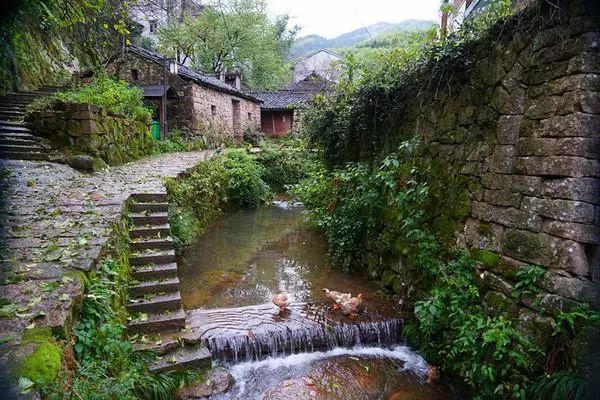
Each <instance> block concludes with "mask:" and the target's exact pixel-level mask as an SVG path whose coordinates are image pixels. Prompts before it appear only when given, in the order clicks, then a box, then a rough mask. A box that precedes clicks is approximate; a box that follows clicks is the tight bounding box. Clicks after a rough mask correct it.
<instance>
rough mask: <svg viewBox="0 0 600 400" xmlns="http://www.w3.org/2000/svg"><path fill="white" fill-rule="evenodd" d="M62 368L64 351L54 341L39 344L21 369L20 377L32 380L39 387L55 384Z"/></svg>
mask: <svg viewBox="0 0 600 400" xmlns="http://www.w3.org/2000/svg"><path fill="white" fill-rule="evenodd" d="M61 366H62V349H61V347H60V346H59V345H58V344H56V342H54V341H53V340H52V339H50V340H49V341H47V342H43V343H41V344H39V346H38V347H37V349H36V350H35V351H34V352H33V354H31V355H30V356H29V357H27V358H26V359H25V360H24V361H23V363H22V365H21V367H20V368H19V375H20V376H24V377H27V378H29V379H31V380H32V381H33V382H34V383H35V384H37V385H48V384H51V383H53V382H54V380H55V379H56V377H57V376H58V373H59V371H60V369H61Z"/></svg>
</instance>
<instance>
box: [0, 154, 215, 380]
mask: <svg viewBox="0 0 600 400" xmlns="http://www.w3.org/2000/svg"><path fill="white" fill-rule="evenodd" d="M212 155H213V152H212V151H201V152H190V153H171V154H166V155H161V156H156V157H151V158H148V159H144V160H141V161H138V162H134V163H130V164H126V165H123V166H119V167H114V168H110V169H109V170H107V171H103V172H99V173H94V174H82V173H79V172H77V171H75V170H73V169H72V168H70V167H68V166H65V165H61V164H55V163H50V162H34V161H20V160H0V267H1V268H0V301H2V304H0V307H1V308H0V310H1V312H0V368H1V367H2V365H1V364H4V362H7V361H11V360H13V359H15V358H17V359H18V358H21V357H22V356H24V355H25V354H23V353H24V352H25V353H26V352H28V351H30V350H28V349H27V348H26V347H27V346H20V345H19V343H20V341H21V338H22V336H23V333H24V332H25V330H26V329H27V328H31V327H33V326H35V327H50V328H51V329H52V330H53V331H54V332H55V333H59V334H60V333H61V332H63V331H64V330H65V329H68V327H69V325H70V323H71V321H72V315H73V312H74V306H76V305H77V304H78V303H79V300H80V299H81V297H82V296H83V287H82V284H81V283H80V280H78V279H72V278H70V276H69V275H70V274H71V275H72V274H73V272H74V271H84V272H85V271H89V270H91V269H93V268H94V264H95V262H96V260H97V259H98V257H99V255H100V254H101V252H102V251H103V248H104V247H105V245H106V243H107V241H108V240H109V236H110V234H111V230H112V225H113V224H114V223H115V222H116V221H117V220H118V219H119V217H120V216H121V213H122V211H123V208H124V205H125V200H127V198H128V197H129V196H130V195H131V194H132V193H163V192H165V187H164V185H163V181H164V178H166V177H174V176H176V175H178V174H179V173H181V172H183V171H185V170H187V169H189V168H191V167H193V166H194V165H196V164H198V163H199V162H202V161H204V160H206V159H207V158H209V157H211V156H212ZM4 365H6V364H4Z"/></svg>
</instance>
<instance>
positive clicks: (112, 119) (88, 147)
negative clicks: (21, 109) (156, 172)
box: [26, 101, 154, 165]
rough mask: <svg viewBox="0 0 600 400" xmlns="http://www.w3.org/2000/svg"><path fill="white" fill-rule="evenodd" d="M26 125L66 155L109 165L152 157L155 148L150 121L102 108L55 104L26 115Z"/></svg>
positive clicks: (64, 103) (57, 102) (60, 102)
mask: <svg viewBox="0 0 600 400" xmlns="http://www.w3.org/2000/svg"><path fill="white" fill-rule="evenodd" d="M26 122H27V126H28V127H29V128H30V129H31V130H32V131H33V132H35V133H36V135H40V136H44V137H46V138H48V139H49V140H50V142H51V143H52V145H53V146H55V147H56V148H58V149H60V150H61V151H63V152H65V153H66V154H67V155H76V154H88V155H91V156H94V157H100V158H101V159H102V160H104V162H106V163H107V164H109V165H118V164H123V163H125V162H127V161H130V160H133V159H136V158H139V157H141V156H143V155H145V154H149V153H150V151H151V150H152V148H153V145H154V144H153V139H152V135H151V134H150V121H134V120H131V119H129V118H125V117H123V116H117V115H109V114H107V112H106V110H105V109H104V108H102V107H98V106H95V105H90V104H76V103H66V102H62V101H55V102H53V103H52V104H51V105H49V106H47V107H46V108H45V109H44V110H40V111H34V112H30V113H28V114H27V118H26Z"/></svg>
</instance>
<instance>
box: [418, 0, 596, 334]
mask: <svg viewBox="0 0 600 400" xmlns="http://www.w3.org/2000/svg"><path fill="white" fill-rule="evenodd" d="M565 4H567V6H566V7H565V8H564V9H563V10H562V11H563V12H564V13H566V14H565V15H563V16H562V17H563V18H561V20H560V21H558V22H556V23H552V24H546V25H542V29H538V30H537V31H536V33H535V34H534V35H533V36H528V35H527V34H523V33H519V32H518V31H517V32H516V33H514V34H511V36H510V37H509V38H508V39H505V42H504V43H499V44H498V45H497V46H496V47H495V48H494V49H493V50H492V51H490V50H489V45H488V47H485V48H484V47H483V46H482V48H480V49H479V50H478V55H477V57H476V59H477V60H478V61H477V62H476V63H475V64H474V65H473V66H472V67H471V68H469V69H468V70H467V71H466V75H465V76H466V78H464V79H465V80H464V81H463V82H462V83H461V84H460V85H456V84H453V86H452V94H451V95H450V94H449V93H446V94H445V95H443V96H442V97H438V99H437V100H435V101H431V102H430V104H427V105H425V107H423V108H422V110H425V111H424V112H421V113H420V116H419V118H418V121H417V122H416V129H417V130H418V132H419V133H420V134H421V135H422V137H423V139H424V141H425V143H427V144H428V146H427V147H428V148H429V150H430V156H431V157H432V158H434V159H436V160H440V161H441V162H442V163H446V165H448V168H449V170H453V171H456V172H458V173H460V174H461V175H462V176H465V177H467V180H468V181H469V197H470V212H469V216H468V218H467V219H466V222H465V223H464V229H463V230H462V231H461V232H459V234H458V238H457V240H458V242H459V244H460V245H462V246H466V247H469V248H472V249H475V250H476V253H478V254H480V255H481V257H482V259H483V260H485V262H483V263H482V264H481V274H480V277H481V278H482V286H483V287H485V288H486V290H487V292H486V294H485V299H486V300H489V301H490V302H492V301H496V302H498V301H500V302H501V303H503V304H504V306H505V307H508V306H509V305H512V306H515V308H514V309H515V310H517V311H516V313H517V314H518V315H519V318H520V320H521V321H535V322H536V323H537V322H540V321H539V320H538V319H539V318H541V317H535V318H538V319H535V318H533V317H531V315H534V314H532V311H535V310H539V309H541V308H546V309H553V307H554V308H560V307H562V306H563V305H564V304H568V303H569V302H572V301H585V302H589V303H590V304H592V305H593V306H594V307H595V308H600V29H599V22H598V20H599V19H598V17H597V15H598V10H597V8H598V6H592V2H589V1H583V0H581V1H573V2H567V3H565ZM594 7H595V8H594ZM549 8H550V7H549V6H546V7H545V8H544V7H543V9H544V10H546V11H544V12H546V13H547V14H546V15H545V16H547V15H548V14H549V13H550V12H555V10H549ZM542 16H544V14H542ZM413 122H414V121H413ZM413 126H415V125H413ZM525 264H538V265H542V266H545V267H548V273H547V274H546V275H545V278H544V279H543V280H542V281H541V282H539V283H538V286H539V289H540V294H539V296H538V298H537V300H538V301H532V300H531V299H529V300H523V301H521V302H520V303H519V304H516V303H515V301H516V300H515V299H513V298H512V296H511V292H512V288H513V286H514V283H515V282H516V280H515V272H516V271H517V269H518V267H519V266H522V265H525ZM484 292H485V291H484ZM507 305H508V306H507ZM530 317H531V318H530ZM540 323H541V322H540ZM540 329H542V328H540ZM548 334H549V333H548Z"/></svg>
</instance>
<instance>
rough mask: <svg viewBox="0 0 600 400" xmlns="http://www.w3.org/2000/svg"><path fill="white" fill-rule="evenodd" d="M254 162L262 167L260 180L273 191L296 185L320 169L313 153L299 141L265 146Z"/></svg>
mask: <svg viewBox="0 0 600 400" xmlns="http://www.w3.org/2000/svg"><path fill="white" fill-rule="evenodd" d="M256 160H257V161H258V162H259V163H260V164H261V165H262V167H263V173H262V175H261V177H262V179H263V180H264V181H265V182H266V183H268V184H269V185H270V186H271V187H272V188H274V189H275V190H282V189H284V188H285V187H287V186H289V185H294V184H297V183H299V182H300V181H301V180H302V179H305V178H308V177H309V176H310V175H312V174H314V173H315V172H316V171H317V170H318V169H319V168H320V167H321V164H320V160H319V159H318V158H317V157H316V155H315V153H314V152H311V151H310V150H309V149H308V148H307V147H306V144H305V143H304V142H303V141H299V140H296V141H286V142H283V143H281V144H279V145H273V144H271V145H268V146H265V147H263V148H262V151H261V152H260V153H258V155H257V157H256Z"/></svg>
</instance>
